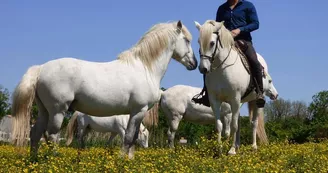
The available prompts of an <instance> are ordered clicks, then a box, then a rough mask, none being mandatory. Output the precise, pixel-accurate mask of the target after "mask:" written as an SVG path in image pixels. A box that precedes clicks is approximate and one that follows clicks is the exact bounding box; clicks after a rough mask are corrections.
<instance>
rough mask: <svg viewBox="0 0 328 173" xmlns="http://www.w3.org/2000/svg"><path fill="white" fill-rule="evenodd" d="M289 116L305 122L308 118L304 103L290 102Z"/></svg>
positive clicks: (306, 107)
mask: <svg viewBox="0 0 328 173" xmlns="http://www.w3.org/2000/svg"><path fill="white" fill-rule="evenodd" d="M291 105H292V110H291V115H292V116H293V117H296V118H298V119H301V120H305V119H306V118H308V117H309V112H308V106H307V104H306V103H305V102H304V101H293V102H292V104H291Z"/></svg>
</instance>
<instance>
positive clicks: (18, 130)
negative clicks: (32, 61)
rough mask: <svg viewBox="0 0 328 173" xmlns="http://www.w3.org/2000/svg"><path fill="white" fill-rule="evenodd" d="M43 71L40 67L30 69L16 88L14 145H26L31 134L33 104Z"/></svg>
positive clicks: (13, 127) (13, 129)
mask: <svg viewBox="0 0 328 173" xmlns="http://www.w3.org/2000/svg"><path fill="white" fill-rule="evenodd" d="M40 71H41V66H40V65H35V66H32V67H30V68H29V69H28V70H27V72H26V73H25V74H24V76H23V78H22V80H21V81H20V82H19V84H18V85H17V86H16V88H15V90H14V93H13V97H12V99H13V102H12V107H11V110H12V116H13V124H12V143H13V144H16V145H17V146H24V145H26V143H27V141H26V140H25V139H26V138H28V135H29V133H30V128H31V127H30V118H31V109H32V104H33V101H34V99H35V96H36V85H37V82H38V80H39V75H40Z"/></svg>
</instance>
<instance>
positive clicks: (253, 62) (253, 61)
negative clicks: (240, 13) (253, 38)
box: [239, 40, 265, 108]
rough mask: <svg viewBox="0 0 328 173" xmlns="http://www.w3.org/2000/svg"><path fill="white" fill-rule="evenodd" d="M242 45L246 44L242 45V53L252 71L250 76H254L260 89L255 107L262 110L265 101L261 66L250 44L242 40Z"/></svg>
mask: <svg viewBox="0 0 328 173" xmlns="http://www.w3.org/2000/svg"><path fill="white" fill-rule="evenodd" d="M243 43H244V44H246V45H243V46H245V48H244V50H243V51H244V53H245V55H246V57H247V58H248V61H249V64H250V67H251V70H252V74H253V75H254V77H255V79H256V81H257V84H258V86H259V89H260V91H257V106H258V107H259V108H262V107H264V105H265V100H264V96H263V79H262V65H261V63H260V62H259V61H258V59H257V55H256V51H255V49H254V47H253V45H252V42H250V41H244V40H243ZM239 44H240V42H239ZM241 44H242V43H241Z"/></svg>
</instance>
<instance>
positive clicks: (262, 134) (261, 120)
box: [248, 103, 269, 144]
mask: <svg viewBox="0 0 328 173" xmlns="http://www.w3.org/2000/svg"><path fill="white" fill-rule="evenodd" d="M252 105H253V106H255V105H254V104H249V103H248V112H249V120H250V121H252V119H253V113H254V112H253V109H252ZM259 109H260V111H259V112H260V114H259V115H258V118H257V122H258V124H257V130H256V132H257V136H258V138H259V140H260V142H261V143H263V144H268V143H269V140H268V137H267V134H266V132H265V127H264V124H265V122H264V111H263V108H259Z"/></svg>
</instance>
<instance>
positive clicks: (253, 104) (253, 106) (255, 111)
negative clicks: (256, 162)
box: [248, 101, 258, 150]
mask: <svg viewBox="0 0 328 173" xmlns="http://www.w3.org/2000/svg"><path fill="white" fill-rule="evenodd" d="M248 104H249V106H250V108H251V109H252V111H253V117H252V122H251V123H252V129H253V133H252V139H253V144H252V148H253V149H254V150H257V143H256V134H257V126H258V120H257V119H258V118H257V117H258V108H257V106H256V101H251V102H249V103H248Z"/></svg>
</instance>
